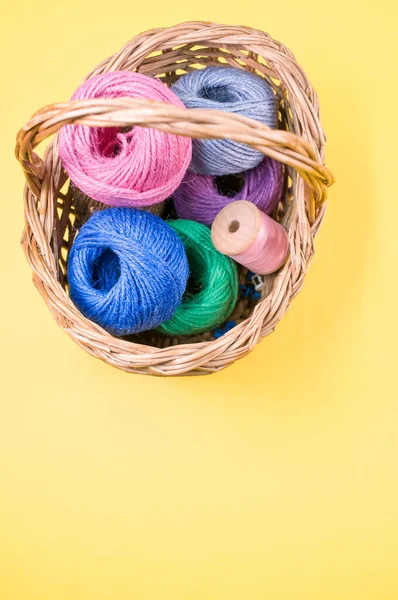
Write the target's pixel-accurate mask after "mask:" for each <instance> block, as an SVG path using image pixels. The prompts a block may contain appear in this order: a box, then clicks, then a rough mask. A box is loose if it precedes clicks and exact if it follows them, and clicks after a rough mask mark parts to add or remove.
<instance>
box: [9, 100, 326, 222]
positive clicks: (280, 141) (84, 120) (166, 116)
mask: <svg viewBox="0 0 398 600" xmlns="http://www.w3.org/2000/svg"><path fill="white" fill-rule="evenodd" d="M66 124H74V125H88V126H89V127H127V126H134V125H139V126H140V127H152V128H154V129H159V130H160V131H164V132H166V133H172V134H175V135H183V136H188V137H192V138H200V139H220V138H222V139H230V140H233V141H234V142H241V143H244V144H247V145H249V146H251V147H252V148H255V149H256V150H259V151H260V152H262V153H263V154H264V155H266V156H269V157H271V158H274V159H276V160H278V161H279V162H281V163H284V164H285V165H288V166H290V167H293V168H294V169H295V170H296V171H297V172H298V173H299V174H300V175H301V177H302V178H303V179H304V180H305V181H306V182H307V183H308V185H309V186H310V187H311V188H312V190H313V191H314V194H313V201H312V210H311V208H310V217H311V213H313V214H312V216H313V217H315V206H320V205H321V204H322V203H323V202H324V201H325V200H326V195H327V187H328V186H330V185H331V184H332V183H333V181H334V179H333V175H332V174H331V172H330V171H329V170H328V168H327V167H326V166H325V165H323V164H322V163H321V162H320V161H319V158H318V156H317V153H316V151H315V149H314V148H313V147H312V145H311V144H310V143H309V142H307V141H306V140H304V139H303V138H301V137H299V136H297V135H295V134H293V133H291V132H288V131H283V130H279V129H270V128H269V127H267V126H266V125H264V124H262V123H259V122H258V121H254V120H252V119H248V118H246V117H241V116H238V115H235V114H232V113H227V112H223V111H218V110H208V109H185V108H180V107H177V106H173V105H171V104H166V103H163V102H155V101H153V100H144V99H134V98H93V99H89V100H70V101H68V102H62V103H57V104H51V105H49V106H46V107H44V108H42V109H41V110H39V111H38V112H36V113H35V114H34V115H33V117H32V118H31V119H30V120H29V121H28V122H27V123H26V124H25V125H24V126H23V127H22V128H21V129H20V131H19V133H18V135H17V143H16V148H15V154H16V158H17V160H18V161H19V162H20V164H21V166H22V169H23V171H24V174H25V177H26V181H27V184H28V187H29V189H30V190H31V192H32V193H33V194H34V195H35V196H37V197H39V196H40V189H41V184H42V180H43V178H44V163H43V160H42V159H41V158H40V157H39V156H38V155H37V154H36V153H35V152H34V149H35V147H36V146H37V145H38V144H39V143H40V142H42V141H43V140H45V139H46V138H47V137H49V136H50V135H52V134H54V133H56V132H57V131H59V129H60V128H61V127H62V126H63V125H66ZM314 204H315V205H314Z"/></svg>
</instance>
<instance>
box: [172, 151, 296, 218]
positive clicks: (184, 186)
mask: <svg viewBox="0 0 398 600" xmlns="http://www.w3.org/2000/svg"><path fill="white" fill-rule="evenodd" d="M230 177H232V178H233V177H234V178H235V183H236V181H239V180H238V177H239V176H236V175H232V176H230ZM240 177H241V178H242V179H243V187H242V189H241V190H240V191H238V192H236V193H234V192H233V190H228V189H225V191H224V194H223V193H222V192H221V191H220V189H219V187H218V185H217V180H218V179H220V178H217V177H214V176H212V175H199V174H198V173H193V172H192V171H187V173H186V174H185V176H184V178H183V180H182V182H181V184H180V186H179V187H178V188H177V190H176V191H175V192H174V194H173V198H174V206H175V209H176V212H177V215H178V216H179V217H180V219H191V220H192V221H198V222H199V223H203V224H204V225H208V226H211V224H212V223H213V221H214V219H215V218H216V216H217V215H218V213H219V212H220V210H221V209H223V208H224V206H227V204H230V203H231V202H234V201H235V200H247V201H248V202H252V203H253V204H255V205H256V206H257V207H258V208H259V209H260V210H262V211H263V212H264V213H266V214H270V213H271V212H272V211H273V210H274V208H276V206H277V205H278V202H279V201H280V200H281V198H282V193H283V183H284V175H283V165H282V164H281V163H280V162H278V161H276V160H274V159H272V158H269V157H265V158H264V160H263V161H262V162H261V163H260V164H259V165H258V166H257V167H255V168H254V169H250V170H249V171H245V172H244V173H241V174H240ZM224 181H225V182H226V181H228V180H227V178H225V179H224ZM220 187H221V188H222V184H220ZM224 187H225V186H224Z"/></svg>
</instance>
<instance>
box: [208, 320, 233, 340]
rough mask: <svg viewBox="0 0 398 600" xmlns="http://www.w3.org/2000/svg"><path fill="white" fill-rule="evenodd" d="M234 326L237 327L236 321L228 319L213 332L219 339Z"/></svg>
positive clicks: (216, 338)
mask: <svg viewBox="0 0 398 600" xmlns="http://www.w3.org/2000/svg"><path fill="white" fill-rule="evenodd" d="M234 327H236V321H227V322H226V323H224V325H223V326H222V327H218V329H216V330H215V331H214V332H213V337H214V339H215V340H218V338H220V337H221V336H222V335H224V334H225V333H227V331H230V330H231V329H233V328H234Z"/></svg>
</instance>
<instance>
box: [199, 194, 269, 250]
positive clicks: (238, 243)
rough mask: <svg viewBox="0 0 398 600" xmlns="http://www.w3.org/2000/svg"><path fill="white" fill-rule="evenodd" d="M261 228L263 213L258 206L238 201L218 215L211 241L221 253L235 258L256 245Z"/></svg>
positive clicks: (212, 230)
mask: <svg viewBox="0 0 398 600" xmlns="http://www.w3.org/2000/svg"><path fill="white" fill-rule="evenodd" d="M260 227H261V212H260V211H259V209H258V208H257V206H255V205H254V204H252V203H251V202H247V201H246V200H237V201H236V202H232V203H231V204H227V206H225V207H224V208H223V209H222V210H221V211H220V212H219V213H218V215H217V216H216V218H215V219H214V222H213V225H212V228H211V239H212V241H213V244H214V246H215V247H216V248H217V250H219V252H222V254H227V255H228V256H234V255H237V254H241V253H242V252H245V251H246V250H247V249H248V248H250V246H252V245H253V244H254V242H255V240H256V238H257V236H258V233H259V231H260Z"/></svg>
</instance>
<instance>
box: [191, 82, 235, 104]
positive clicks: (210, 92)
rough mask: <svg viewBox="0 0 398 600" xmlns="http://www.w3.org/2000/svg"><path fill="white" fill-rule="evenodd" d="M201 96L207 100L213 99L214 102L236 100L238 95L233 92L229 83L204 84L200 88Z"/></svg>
mask: <svg viewBox="0 0 398 600" xmlns="http://www.w3.org/2000/svg"><path fill="white" fill-rule="evenodd" d="M199 96H200V97H201V98H204V99H205V100H212V101H213V102H234V101H236V97H235V95H234V94H233V93H232V92H231V89H230V87H229V86H228V85H213V86H204V87H203V88H202V89H201V90H200V92H199Z"/></svg>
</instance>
